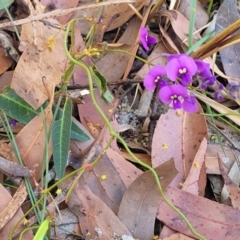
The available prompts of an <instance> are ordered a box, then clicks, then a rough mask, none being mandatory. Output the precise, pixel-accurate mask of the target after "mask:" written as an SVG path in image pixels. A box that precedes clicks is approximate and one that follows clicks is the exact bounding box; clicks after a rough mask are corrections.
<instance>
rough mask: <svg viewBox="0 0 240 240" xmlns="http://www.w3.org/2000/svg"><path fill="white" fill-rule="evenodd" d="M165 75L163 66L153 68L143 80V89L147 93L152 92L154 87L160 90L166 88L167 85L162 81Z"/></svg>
mask: <svg viewBox="0 0 240 240" xmlns="http://www.w3.org/2000/svg"><path fill="white" fill-rule="evenodd" d="M165 74H166V70H165V68H164V67H163V66H161V65H156V66H154V67H153V68H152V69H151V70H150V71H149V73H148V74H147V75H146V77H145V78H144V80H143V85H144V87H145V88H146V89H147V90H149V91H153V90H154V89H155V87H156V85H158V86H160V88H162V87H164V86H167V85H168V83H167V82H166V81H165V80H164V79H163V76H164V75H165Z"/></svg>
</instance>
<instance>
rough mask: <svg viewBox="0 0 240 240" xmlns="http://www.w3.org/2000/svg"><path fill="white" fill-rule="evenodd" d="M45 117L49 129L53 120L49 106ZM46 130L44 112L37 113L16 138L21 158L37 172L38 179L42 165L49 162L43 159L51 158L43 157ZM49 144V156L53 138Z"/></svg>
mask: <svg viewBox="0 0 240 240" xmlns="http://www.w3.org/2000/svg"><path fill="white" fill-rule="evenodd" d="M44 113H45V118H46V125H47V130H48V131H49V127H50V125H51V122H52V118H53V115H52V109H51V106H48V107H47V108H46V109H45V110H44ZM45 135H46V133H45V131H44V126H43V119H42V114H39V115H37V116H36V117H35V118H33V119H32V120H31V121H30V122H29V123H28V124H27V125H26V126H25V127H24V128H23V129H22V130H21V132H20V133H19V134H17V136H16V138H15V140H16V143H17V146H18V149H19V152H20V155H21V158H22V160H23V162H24V163H25V165H26V166H27V167H28V168H29V169H31V170H32V171H34V172H35V178H36V180H37V181H38V180H39V179H40V177H41V171H42V167H43V166H45V164H47V162H45V163H42V161H48V160H49V159H45V158H43V154H44V149H45ZM48 146H49V158H50V157H51V155H52V144H51V140H50V142H49V144H48Z"/></svg>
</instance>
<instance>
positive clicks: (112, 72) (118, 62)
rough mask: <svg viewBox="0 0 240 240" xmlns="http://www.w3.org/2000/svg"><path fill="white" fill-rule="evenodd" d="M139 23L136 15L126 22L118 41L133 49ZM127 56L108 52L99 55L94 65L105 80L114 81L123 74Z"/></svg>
mask: <svg viewBox="0 0 240 240" xmlns="http://www.w3.org/2000/svg"><path fill="white" fill-rule="evenodd" d="M140 25H141V21H140V20H139V18H138V17H134V18H132V19H131V20H130V22H129V23H128V25H127V28H126V30H125V32H124V34H123V35H122V36H121V38H120V39H119V40H118V43H125V44H127V45H130V46H132V48H133V50H134V47H135V46H134V44H136V39H137V38H138V35H139V28H140ZM131 50H132V49H129V50H128V51H131ZM133 54H134V52H133ZM129 58H130V57H129V56H127V55H126V54H123V53H115V52H109V53H107V54H106V55H105V56H103V57H101V59H100V60H99V61H98V62H97V63H96V67H97V68H98V70H99V71H100V72H101V73H102V74H103V75H104V77H105V78H106V80H107V82H112V81H116V79H120V78H121V77H122V76H123V75H124V73H125V70H126V67H127V65H128V60H129Z"/></svg>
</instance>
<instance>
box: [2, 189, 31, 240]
mask: <svg viewBox="0 0 240 240" xmlns="http://www.w3.org/2000/svg"><path fill="white" fill-rule="evenodd" d="M23 186H24V188H25V185H23ZM20 190H23V192H21V191H20ZM20 190H19V191H20V192H19V193H20V195H16V196H15V195H14V196H13V198H12V197H11V195H10V194H9V193H8V191H7V190H6V189H5V188H4V187H3V186H2V184H0V192H1V201H0V212H1V214H0V216H1V225H2V224H3V223H4V221H5V220H9V221H7V224H6V225H5V224H3V225H5V226H4V227H3V228H2V229H1V231H0V238H1V239H2V240H8V239H9V234H10V232H11V230H12V229H13V227H14V226H15V225H16V223H17V222H18V221H19V220H20V218H21V217H22V216H23V212H22V210H21V208H20V205H21V203H22V202H23V201H24V200H25V198H26V196H27V194H26V188H25V189H20ZM21 193H23V195H21ZM9 202H10V203H13V202H14V203H13V204H14V205H12V206H10V207H9V208H8V205H9ZM11 207H13V209H10V208H11ZM8 210H9V212H8ZM3 211H4V212H3ZM14 212H16V214H15V215H14ZM3 213H4V215H2V214H3ZM10 215H12V216H11V217H10ZM13 215H14V216H13ZM9 217H10V218H9ZM5 223H6V222H5ZM1 227H2V226H1ZM23 238H24V239H26V240H28V239H29V240H32V239H33V234H32V232H31V231H26V232H25V234H24V235H23Z"/></svg>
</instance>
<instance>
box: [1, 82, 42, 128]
mask: <svg viewBox="0 0 240 240" xmlns="http://www.w3.org/2000/svg"><path fill="white" fill-rule="evenodd" d="M0 109H1V110H2V111H3V112H5V114H6V115H7V116H9V117H11V118H13V119H16V120H17V121H19V122H21V123H24V124H27V123H29V122H30V121H31V120H32V119H33V118H34V117H35V116H36V115H37V114H39V113H40V112H41V110H40V108H39V109H37V110H34V109H33V108H32V107H31V106H30V105H29V104H28V103H27V102H25V101H24V100H23V99H22V98H21V97H19V96H18V95H17V94H16V93H15V92H14V90H12V89H11V88H10V87H9V86H7V87H6V88H5V91H4V93H1V94H0Z"/></svg>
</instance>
